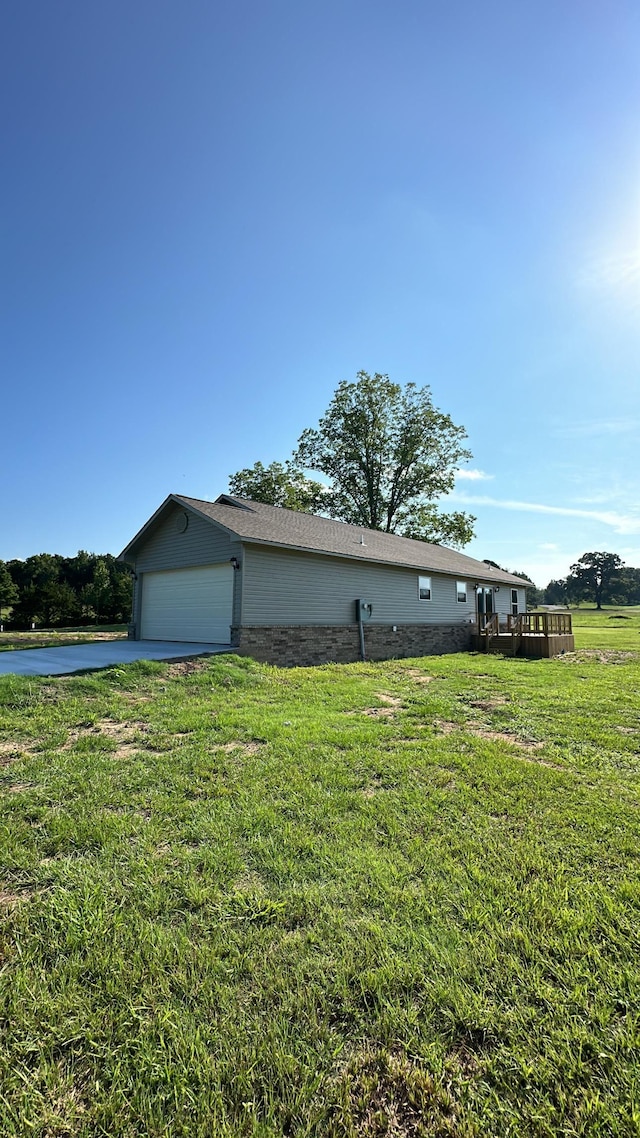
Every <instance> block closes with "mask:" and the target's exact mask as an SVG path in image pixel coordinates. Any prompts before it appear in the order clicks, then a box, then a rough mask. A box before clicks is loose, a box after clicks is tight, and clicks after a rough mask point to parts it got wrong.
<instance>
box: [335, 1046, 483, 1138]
mask: <svg viewBox="0 0 640 1138" xmlns="http://www.w3.org/2000/svg"><path fill="white" fill-rule="evenodd" d="M338 1093H339V1101H340V1106H339V1107H338V1108H337V1110H336V1111H335V1115H334V1118H333V1119H332V1123H331V1124H330V1129H329V1133H330V1135H332V1138H333V1136H337V1135H338V1134H347V1133H354V1134H356V1135H358V1138H383V1136H384V1138H461V1136H462V1135H463V1134H464V1133H465V1131H464V1130H463V1129H461V1128H460V1117H459V1107H458V1104H457V1103H456V1102H455V1100H454V1099H453V1097H452V1096H451V1094H450V1093H449V1091H448V1090H447V1089H446V1088H445V1087H443V1086H442V1085H441V1084H438V1083H437V1082H436V1080H435V1079H434V1078H433V1076H432V1075H431V1074H430V1073H429V1072H428V1071H426V1070H424V1069H423V1068H422V1067H419V1066H418V1064H417V1063H415V1062H413V1061H412V1060H411V1059H409V1058H408V1057H407V1056H406V1055H404V1054H398V1053H394V1052H388V1051H382V1050H379V1051H364V1052H361V1053H360V1054H358V1055H356V1056H354V1057H353V1058H352V1059H351V1060H350V1062H349V1063H348V1064H347V1066H346V1068H345V1069H344V1071H343V1072H342V1074H341V1076H340V1079H339V1084H338Z"/></svg>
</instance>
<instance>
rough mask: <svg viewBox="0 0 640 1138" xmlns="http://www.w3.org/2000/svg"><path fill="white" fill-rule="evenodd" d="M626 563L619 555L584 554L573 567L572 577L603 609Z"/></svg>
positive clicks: (597, 605) (597, 606)
mask: <svg viewBox="0 0 640 1138" xmlns="http://www.w3.org/2000/svg"><path fill="white" fill-rule="evenodd" d="M623 565H624V562H623V560H622V558H621V557H618V554H617V553H583V554H582V557H580V558H578V560H577V561H576V563H575V565H572V566H571V572H570V574H569V576H570V577H573V578H574V579H575V581H576V582H579V583H580V584H581V585H582V586H583V587H584V590H585V592H586V593H587V594H590V595H591V596H592V597H593V599H594V600H595V602H596V608H599V609H600V608H602V600H603V597H604V595H605V594H606V593H608V591H609V588H610V586H611V583H612V581H613V580H614V578H615V576H616V574H617V573H618V571H619V570H620V569H622V567H623Z"/></svg>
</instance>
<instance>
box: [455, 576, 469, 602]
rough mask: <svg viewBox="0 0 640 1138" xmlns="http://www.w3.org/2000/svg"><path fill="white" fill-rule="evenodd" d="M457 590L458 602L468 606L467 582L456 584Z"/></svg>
mask: <svg viewBox="0 0 640 1138" xmlns="http://www.w3.org/2000/svg"><path fill="white" fill-rule="evenodd" d="M456 589H457V591H458V600H459V601H460V603H461V604H466V601H467V582H466V581H457V582H456Z"/></svg>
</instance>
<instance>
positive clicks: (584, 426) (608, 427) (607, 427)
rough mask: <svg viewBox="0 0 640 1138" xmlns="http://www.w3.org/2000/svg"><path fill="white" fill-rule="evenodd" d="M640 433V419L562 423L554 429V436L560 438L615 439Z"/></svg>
mask: <svg viewBox="0 0 640 1138" xmlns="http://www.w3.org/2000/svg"><path fill="white" fill-rule="evenodd" d="M634 432H636V433H637V432H640V419H591V420H584V421H583V422H581V423H580V422H578V423H562V424H558V425H557V426H556V427H555V428H554V431H553V433H554V435H560V436H562V438H595V437H597V436H599V435H604V436H606V437H608V438H615V437H616V436H617V435H628V434H633V433H634Z"/></svg>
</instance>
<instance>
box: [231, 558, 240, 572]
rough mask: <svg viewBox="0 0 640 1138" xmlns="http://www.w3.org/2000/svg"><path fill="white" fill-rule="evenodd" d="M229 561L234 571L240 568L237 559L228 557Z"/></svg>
mask: <svg viewBox="0 0 640 1138" xmlns="http://www.w3.org/2000/svg"><path fill="white" fill-rule="evenodd" d="M229 560H230V562H231V564H232V565H233V568H234V569H239V568H240V562H239V561H238V558H237V557H230V558H229Z"/></svg>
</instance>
